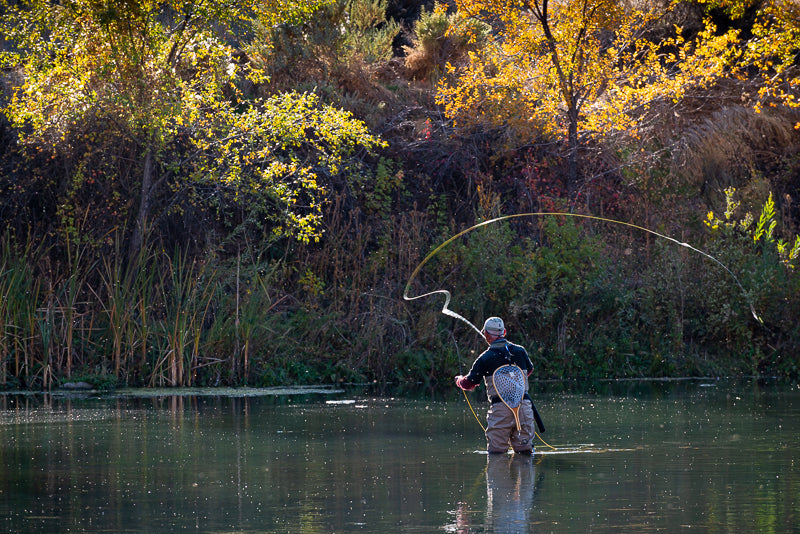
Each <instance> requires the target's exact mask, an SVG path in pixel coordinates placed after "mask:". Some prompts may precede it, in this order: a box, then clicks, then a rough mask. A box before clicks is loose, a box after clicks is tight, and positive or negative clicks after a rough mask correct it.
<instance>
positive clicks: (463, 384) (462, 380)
mask: <svg viewBox="0 0 800 534" xmlns="http://www.w3.org/2000/svg"><path fill="white" fill-rule="evenodd" d="M456 385H457V386H458V387H460V388H461V389H463V390H465V391H472V390H473V389H475V386H477V384H473V383H472V382H471V381H470V380H469V379H467V377H466V376H462V375H458V376H457V377H456Z"/></svg>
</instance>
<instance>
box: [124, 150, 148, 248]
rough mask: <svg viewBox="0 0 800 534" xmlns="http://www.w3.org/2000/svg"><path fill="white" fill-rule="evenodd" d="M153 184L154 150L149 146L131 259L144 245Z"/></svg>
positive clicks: (145, 158)
mask: <svg viewBox="0 0 800 534" xmlns="http://www.w3.org/2000/svg"><path fill="white" fill-rule="evenodd" d="M152 185H153V152H152V150H150V149H149V148H148V149H147V152H145V155H144V168H143V169H142V194H141V197H140V198H139V213H138V214H137V216H136V226H135V227H134V229H133V236H132V237H131V246H130V250H129V251H128V254H129V257H130V258H131V259H133V258H135V257H136V256H137V255H138V254H139V251H140V250H141V249H142V246H143V245H144V236H145V231H146V228H147V219H148V218H149V217H150V195H151V194H152Z"/></svg>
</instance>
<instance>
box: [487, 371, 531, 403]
mask: <svg viewBox="0 0 800 534" xmlns="http://www.w3.org/2000/svg"><path fill="white" fill-rule="evenodd" d="M526 379H527V377H526V376H525V373H524V372H523V370H522V369H520V368H519V367H517V366H516V365H504V366H502V367H498V368H497V370H496V371H495V372H494V374H493V375H492V380H494V388H495V389H496V390H497V394H498V395H500V400H502V401H503V402H504V403H505V405H506V406H508V407H509V408H512V409H513V408H518V407H519V405H520V404H522V397H523V396H524V395H525V381H526Z"/></svg>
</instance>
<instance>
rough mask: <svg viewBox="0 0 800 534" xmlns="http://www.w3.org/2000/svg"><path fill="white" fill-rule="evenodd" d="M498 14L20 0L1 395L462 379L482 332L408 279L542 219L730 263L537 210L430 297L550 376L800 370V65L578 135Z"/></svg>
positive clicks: (694, 26) (674, 17) (717, 7)
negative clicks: (524, 351)
mask: <svg viewBox="0 0 800 534" xmlns="http://www.w3.org/2000/svg"><path fill="white" fill-rule="evenodd" d="M601 3H602V2H601ZM465 4H466V5H465ZM479 4H480V3H479V2H475V3H469V4H468V3H467V2H459V6H458V7H459V8H460V9H459V10H456V9H455V5H451V6H447V5H445V4H436V5H434V4H433V3H430V2H429V3H425V2H422V1H414V0H409V1H400V0H392V1H389V2H384V1H381V0H352V1H344V0H329V1H324V2H297V3H289V4H285V5H284V4H281V5H280V6H277V5H273V4H272V3H270V2H266V3H253V4H251V3H248V2H244V3H236V4H234V3H230V5H229V4H228V3H226V2H222V3H218V5H215V6H214V7H213V8H203V7H202V6H203V5H204V4H198V5H197V6H194V4H192V3H185V2H183V3H181V2H178V3H166V4H157V3H151V2H145V1H141V2H130V3H126V4H124V6H123V7H119V8H114V9H111V8H109V7H108V6H110V5H114V4H108V5H106V4H105V3H103V2H73V3H64V4H63V6H62V5H60V6H53V5H50V3H48V2H5V3H3V4H0V5H2V6H3V7H2V10H3V12H4V15H9V16H8V17H7V18H6V20H8V21H9V22H8V23H6V24H5V27H4V33H5V35H6V41H5V44H4V55H3V66H4V70H3V89H4V96H3V99H4V100H3V106H4V111H5V113H4V114H3V116H2V119H0V146H2V149H1V152H0V158H2V159H0V218H2V221H3V228H4V230H3V233H2V236H0V242H1V245H0V384H2V386H3V387H6V388H14V387H27V388H50V387H53V386H57V385H59V384H62V383H66V382H76V381H80V380H83V381H87V382H89V383H91V384H93V385H96V386H104V387H109V386H116V385H144V386H164V385H168V386H186V385H251V386H267V385H275V384H285V383H295V384H304V383H318V382H339V381H357V382H361V381H378V382H389V383H396V384H403V383H419V382H424V383H425V384H427V385H448V384H449V383H450V380H451V377H452V375H454V374H456V373H458V372H463V371H465V370H466V369H467V368H468V366H469V365H470V364H471V361H472V360H473V359H474V357H475V356H476V355H477V354H478V353H479V352H480V351H481V350H482V348H483V342H482V340H481V339H479V338H478V337H477V336H476V334H475V332H474V331H473V330H471V329H470V328H469V327H468V326H467V325H465V324H463V323H461V322H458V321H455V320H453V319H452V318H450V317H447V316H445V315H442V314H441V313H440V309H441V305H442V300H441V298H440V297H431V298H430V299H427V300H417V301H413V302H405V301H403V299H402V291H403V288H404V286H405V284H406V282H407V280H408V278H409V276H410V275H411V273H412V272H413V271H414V269H415V268H416V266H417V265H418V264H419V263H420V262H421V261H422V260H423V258H425V257H426V255H427V254H428V253H429V252H430V251H432V250H433V249H434V248H436V247H437V246H438V245H439V244H441V243H442V242H443V241H445V240H447V239H448V238H449V237H451V236H452V235H454V234H456V233H458V232H460V231H462V230H464V229H466V228H468V227H470V226H471V225H473V224H476V223H478V222H480V221H483V220H487V219H490V218H494V217H499V216H501V215H509V214H518V213H530V212H561V213H578V214H585V215H592V216H595V217H600V218H607V219H613V220H619V221H625V222H629V223H632V224H635V225H638V226H642V227H645V228H648V229H651V230H653V231H656V232H659V233H661V234H664V235H668V236H671V237H674V238H675V239H677V240H679V241H682V242H687V243H690V244H691V245H693V246H695V247H697V248H699V249H702V250H704V251H706V252H708V253H709V254H711V255H713V256H714V257H715V258H717V259H718V260H719V261H720V262H722V263H723V264H724V265H725V266H726V267H727V268H728V269H730V273H729V272H726V271H725V270H724V269H723V268H721V267H720V266H719V265H718V264H716V263H714V262H713V261H710V260H709V259H708V258H706V257H704V256H703V255H701V254H698V253H695V252H693V251H691V250H689V249H688V248H686V247H680V246H678V245H676V244H675V243H673V242H670V241H668V240H665V239H660V238H657V237H656V236H654V235H653V234H651V233H648V232H644V231H641V230H638V229H636V228H632V227H630V226H621V225H616V224H613V223H612V222H604V221H600V220H596V219H592V220H589V219H577V218H570V217H561V216H531V217H522V218H516V219H512V220H510V221H504V222H501V223H497V224H494V225H490V226H487V227H484V228H481V229H478V230H476V231H474V232H471V233H469V234H467V235H465V236H464V237H463V238H461V239H459V240H457V241H455V242H453V243H452V244H450V245H449V246H448V247H446V248H444V249H443V250H442V251H441V252H440V253H439V254H437V256H436V257H434V258H433V259H432V260H431V261H430V262H429V263H428V264H427V265H426V266H425V268H424V269H423V270H422V272H421V273H420V276H419V277H418V278H417V279H416V280H415V281H414V283H413V286H412V294H421V293H424V292H427V291H431V290H435V289H447V290H449V291H450V292H451V293H452V295H453V301H452V302H451V304H450V307H451V308H452V309H453V310H455V311H457V312H458V313H459V314H461V315H463V316H465V317H467V318H468V319H470V320H471V321H473V322H474V323H476V324H478V325H480V323H482V321H483V319H484V318H485V317H486V316H488V315H500V316H502V317H503V318H504V319H505V320H506V323H507V327H508V329H509V337H510V339H511V340H512V341H515V342H519V343H522V344H524V345H525V346H526V347H527V348H528V350H529V352H530V354H531V357H532V360H533V362H534V365H535V368H536V376H538V377H539V378H588V377H593V378H598V377H643V376H694V375H716V374H726V375H727V374H747V375H750V374H762V375H764V374H766V375H779V376H784V377H789V378H793V379H797V378H798V376H800V371H799V369H798V365H800V364H799V363H798V359H799V358H800V356H799V355H800V326H799V325H800V321H798V318H800V280H799V279H798V276H797V273H796V272H795V264H796V261H797V254H798V250H800V245H799V244H798V243H799V242H798V241H797V237H796V236H797V232H798V227H797V225H798V216H799V215H798V213H799V212H798V208H797V206H796V204H795V202H796V199H795V197H796V196H797V190H798V185H799V184H800V151H798V147H799V146H800V129H798V125H800V112H798V110H797V108H796V107H795V106H794V103H795V102H796V100H795V98H794V95H796V88H797V85H796V80H797V76H796V74H797V68H798V60H797V51H798V49H800V48H799V47H798V46H795V48H794V49H793V51H792V50H791V47H790V48H789V51H788V52H787V53H788V54H789V59H788V60H787V59H786V58H783V57H779V55H778V54H777V53H776V54H775V57H774V58H773V63H771V64H770V65H769V66H763V68H766V69H776V68H777V67H775V65H777V64H781V65H784V64H785V65H786V66H785V68H783V69H781V70H780V71H779V76H778V77H780V78H781V79H782V80H783V81H784V83H782V84H779V86H772V85H768V84H767V83H766V82H764V81H763V80H762V78H760V77H759V75H760V74H759V73H761V70H760V69H761V68H762V65H760V64H755V63H753V62H750V63H748V64H747V65H744V66H743V67H741V68H740V69H739V68H735V64H734V63H733V62H731V63H729V64H726V66H725V68H721V70H720V72H719V73H718V74H717V75H716V78H714V79H713V80H709V79H707V78H704V79H703V80H702V81H698V80H696V79H695V78H691V77H690V76H688V75H685V72H687V71H688V67H687V68H686V69H684V70H681V71H680V75H681V76H684V78H681V79H682V80H683V82H682V83H683V85H682V87H681V90H680V91H673V92H672V93H670V94H669V97H666V96H665V94H666V93H665V92H664V91H662V92H654V93H651V94H648V95H646V99H645V97H641V98H639V99H638V100H635V101H634V100H633V97H631V98H630V99H629V100H627V101H626V105H628V106H630V107H628V108H626V112H625V113H626V114H627V115H628V116H629V120H627V121H626V122H624V124H620V123H614V124H616V126H615V127H618V131H617V130H614V128H611V126H609V127H608V128H604V129H601V130H597V129H594V130H593V128H595V127H594V126H592V124H600V123H601V122H602V121H606V122H603V124H611V122H609V121H610V120H611V118H613V116H614V114H613V113H606V114H604V115H603V114H600V113H599V112H598V111H597V110H599V109H600V108H602V107H603V106H606V105H610V104H609V102H611V97H609V96H607V95H606V96H603V94H602V93H601V94H598V95H597V101H596V102H594V103H593V104H592V105H591V106H590V105H589V104H586V106H587V107H586V108H585V111H584V112H582V114H576V115H574V118H575V123H574V125H573V124H572V123H571V122H570V120H571V119H569V117H573V115H570V113H569V105H568V104H569V102H570V100H569V99H568V98H567V99H566V100H564V102H566V104H563V105H560V104H559V103H558V102H557V101H556V102H555V103H554V104H553V105H552V106H551V107H548V106H549V104H548V105H545V104H546V102H544V98H543V99H540V101H534V100H531V99H530V97H529V95H526V94H525V90H524V88H521V87H520V86H517V87H515V86H513V84H511V83H508V85H503V84H502V83H499V82H498V80H500V78H499V77H495V78H492V76H495V75H497V76H499V73H503V72H504V70H503V68H504V66H503V65H501V64H500V63H498V62H497V57H500V56H495V57H494V58H493V59H492V60H491V62H489V63H485V62H484V61H487V62H488V60H487V59H485V58H483V59H480V58H482V57H483V56H481V54H486V53H488V52H487V51H488V50H494V51H496V50H498V49H497V48H496V47H495V46H494V45H491V46H490V44H491V43H495V42H496V41H495V37H496V36H497V35H510V33H509V34H504V33H503V32H504V31H508V32H510V31H511V29H510V25H511V22H509V21H505V22H504V23H503V24H504V25H505V26H503V24H501V25H500V26H501V27H498V26H493V25H492V22H493V21H492V20H477V19H475V18H470V17H468V16H467V15H466V13H469V9H468V8H469V7H470V5H473V7H474V5H479ZM530 4H531V5H533V4H538V2H531V3H530ZM614 4H615V5H618V6H620V9H622V10H623V11H624V10H625V9H628V8H627V7H626V5H627V4H625V3H619V2H615V3H614ZM662 4H664V5H663V6H662ZM772 4H773V3H772V2H744V3H741V2H727V3H726V2H703V3H696V2H683V3H678V4H670V6H669V9H668V10H667V4H666V3H660V2H653V3H652V5H653V6H655V7H658V8H659V9H661V8H663V9H665V10H666V11H665V13H667V14H666V15H664V16H661V17H654V18H652V19H648V20H647V24H646V25H645V26H644V27H643V31H642V35H643V36H644V37H643V38H646V39H648V41H647V42H648V43H661V45H662V47H663V49H670V47H673V48H674V49H675V50H678V49H680V48H681V47H683V46H689V45H691V46H690V47H689V48H687V50H694V51H697V57H701V55H702V54H701V52H700V49H701V48H702V45H703V43H704V41H703V39H706V40H709V41H711V40H713V39H712V37H714V36H723V35H727V36H728V37H726V39H729V40H728V41H726V43H727V45H726V46H733V45H731V44H730V43H731V41H730V39H732V37H730V35H729V34H728V33H726V32H729V31H734V30H735V31H738V32H740V33H738V34H737V35H738V36H739V38H741V39H746V38H747V35H748V32H750V33H757V32H758V31H761V30H760V29H759V28H760V26H759V24H761V22H760V21H761V19H759V18H758V17H759V15H758V13H760V11H758V10H759V9H762V11H763V9H766V8H765V7H764V6H767V7H769V6H771V5H772ZM187 5H188V6H191V7H192V9H188V8H186V6H187ZM203 9H205V10H206V11H203ZM551 9H553V8H552V7H551ZM48 10H50V11H48ZM53 10H55V11H53ZM48 13H49V16H45V17H42V16H40V15H42V14H45V15H47V14H48ZM11 14H13V15H14V16H15V17H18V18H16V19H15V18H12V17H11V16H10V15H11ZM20 20H23V21H25V23H26V24H25V25H22V24H15V21H17V22H18V21H20ZM773 20H774V21H775V22H774V24H773V27H771V28H772V30H771V31H773V32H774V33H775V34H777V32H778V30H779V29H780V28H782V27H783V26H780V28H779V27H778V23H779V22H780V23H783V22H782V21H781V20H780V19H773ZM54 21H55V22H57V23H58V24H57V25H55V26H52V24H54V23H55V22H54ZM708 21H713V23H714V25H715V26H714V28H715V32H712V33H709V34H707V35H705V34H703V28H705V27H706V26H704V25H705V24H708ZM48 24H51V26H48ZM615 24H617V22H615ZM620 24H621V23H620ZM675 25H680V26H681V27H682V28H684V34H683V38H684V39H685V41H680V40H677V39H676V38H675V37H674V35H675V30H674V28H675ZM37 28H38V30H37ZM776 28H777V29H776ZM607 30H608V29H607V28H605V29H604V28H600V29H599V30H596V31H597V32H599V33H598V34H603V32H604V31H607ZM37 31H38V32H39V33H37ZM792 31H793V32H797V31H798V30H797V28H794V29H792ZM98 35H99V36H100V37H99V38H98ZM603 35H605V34H603ZM662 35H668V36H669V38H670V39H673V40H672V41H670V42H669V46H667V44H666V41H659V39H662V37H661V36H662ZM791 35H794V36H795V38H796V35H797V33H791ZM43 36H45V37H46V39H43ZM520 39H522V37H520ZM604 39H606V41H603V42H605V43H606V44H605V45H603V46H604V47H605V49H608V47H609V45H608V42H610V41H608V37H607V35H606V37H604ZM693 39H694V40H693ZM98 43H100V44H98ZM781 43H783V45H785V44H786V41H781ZM718 44H719V43H717V44H716V45H715V46H718ZM795 44H797V43H796V42H795ZM586 46H588V45H586ZM631 46H633V45H631ZM742 46H744V45H742ZM785 49H786V47H785V46H783V48H781V50H784V51H785ZM642 50H645V48H642ZM662 51H663V50H662ZM497 53H498V54H499V53H500V52H497ZM705 53H708V52H707V51H706V52H705ZM782 53H783V52H782ZM642 54H644V52H642ZM637 57H638V58H639V59H637V61H641V62H644V61H648V60H649V59H646V56H645V55H641V56H637ZM675 57H677V55H676V56H675ZM642 58H645V59H642ZM658 58H659V59H658V61H662V62H663V63H664V64H665V65H668V64H669V63H670V60H669V57H667V56H658ZM665 58H666V59H665ZM478 59H480V61H482V62H481V63H480V64H479V63H476V62H477V61H478ZM620 61H622V60H620ZM654 61H655V60H654ZM676 61H677V60H676ZM698 62H699V60H698ZM781 62H783V63H781ZM490 63H491V65H490ZM487 65H489V66H487ZM700 66H701V67H702V68H707V66H708V65H707V64H706V63H702V62H701V64H700ZM576 68H577V67H576ZM477 72H482V73H484V74H483V75H482V76H483V78H481V79H482V82H481V83H482V85H480V87H479V86H478V85H477V84H476V83H474V82H473V81H468V80H466V76H467V74H469V73H477ZM770 72H772V71H770ZM465 73H467V74H465ZM748 73H749V74H748ZM589 74H591V73H589ZM667 74H668V75H667ZM745 74H748V75H745ZM773 74H774V72H773ZM631 75H632V74H631ZM637 75H638V74H637ZM661 75H662V73H658V76H661ZM650 76H651V78H652V79H655V78H656V77H657V74H656V73H655V71H650ZM664 76H666V77H667V78H669V79H670V80H674V79H676V78H677V77H678V74H677V71H671V72H670V73H664ZM775 77H776V76H772V77H771V78H769V79H770V80H774V79H775ZM465 80H466V81H465ZM501 81H503V83H506V82H508V79H504V80H501ZM612 82H613V83H619V82H618V81H612V80H606V81H605V82H604V83H606V84H610V83H612ZM531 83H532V82H531ZM556 85H558V84H556ZM476 87H478V89H479V91H478V89H476ZM487 87H491V88H493V89H492V90H494V89H497V88H500V89H502V94H503V95H504V96H502V97H501V98H499V99H498V96H497V94H498V93H492V92H491V91H490V90H489V89H487ZM606 87H609V85H606ZM576 91H578V89H576ZM540 94H542V93H540ZM478 96H480V98H478ZM468 97H469V98H468ZM790 97H791V98H790ZM553 98H555V99H556V100H558V99H559V98H565V97H564V93H562V94H561V96H558V95H556V96H554V97H553ZM523 104H524V105H531V106H534V108H535V110H536V111H535V113H534V112H532V111H530V109H534V108H530V109H528V111H526V109H527V108H524V107H523ZM615 105H616V104H615ZM548 109H552V111H551V112H548V111H547V110H548ZM595 112H597V113H595ZM547 113H550V115H548V114H547ZM559 113H564V115H563V116H560V115H558V114H559ZM539 114H542V115H541V116H539ZM592 114H594V115H592ZM559 117H562V118H563V117H566V118H567V119H569V120H567V119H564V120H562V118H559ZM591 117H595V118H591ZM609 117H611V118H609ZM590 119H591V120H597V121H600V122H597V123H591V121H590ZM548 121H550V122H548ZM571 126H574V129H573V128H572V127H571ZM559 128H562V129H563V135H562V133H560V130H559ZM598 131H599V132H600V133H602V134H603V135H597V133H598ZM573 133H574V137H573ZM731 274H733V276H732V275H731ZM734 276H735V278H734ZM737 279H738V282H737ZM739 283H740V284H741V287H740V285H739ZM751 308H752V309H754V310H755V311H756V312H757V314H758V315H759V317H760V318H761V319H762V320H763V322H760V321H757V320H756V319H755V318H754V317H753V315H752V314H751Z"/></svg>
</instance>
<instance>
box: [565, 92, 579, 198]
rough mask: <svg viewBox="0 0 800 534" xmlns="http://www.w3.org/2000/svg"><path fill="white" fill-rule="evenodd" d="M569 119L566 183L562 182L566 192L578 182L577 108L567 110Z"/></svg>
mask: <svg viewBox="0 0 800 534" xmlns="http://www.w3.org/2000/svg"><path fill="white" fill-rule="evenodd" d="M567 116H568V120H569V127H568V135H567V150H568V152H567V165H568V167H567V183H566V184H564V186H565V188H566V190H567V193H570V194H571V193H572V192H573V191H574V190H575V186H576V184H577V182H578V110H577V109H573V108H570V109H569V110H567Z"/></svg>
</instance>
